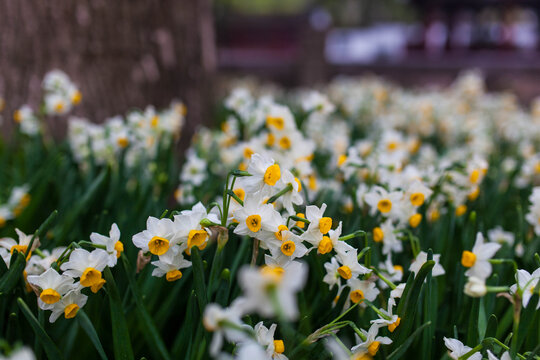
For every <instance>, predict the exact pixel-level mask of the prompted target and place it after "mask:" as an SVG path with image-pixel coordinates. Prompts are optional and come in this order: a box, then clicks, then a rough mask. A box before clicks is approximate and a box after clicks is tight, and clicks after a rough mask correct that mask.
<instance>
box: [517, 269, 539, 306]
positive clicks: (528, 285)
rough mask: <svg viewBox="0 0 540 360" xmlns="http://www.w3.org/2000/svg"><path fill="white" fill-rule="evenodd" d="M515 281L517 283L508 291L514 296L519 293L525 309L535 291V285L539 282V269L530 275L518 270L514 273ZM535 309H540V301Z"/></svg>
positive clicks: (525, 271)
mask: <svg viewBox="0 0 540 360" xmlns="http://www.w3.org/2000/svg"><path fill="white" fill-rule="evenodd" d="M516 281H517V283H516V284H514V285H512V286H511V287H510V291H511V292H512V293H514V294H516V293H520V294H521V300H522V302H523V307H527V305H528V304H529V301H530V300H531V297H532V296H533V293H534V290H535V289H536V285H538V282H539V281H540V268H538V269H536V270H535V271H534V272H533V273H532V274H530V273H529V272H528V271H527V270H522V269H519V270H518V271H517V272H516ZM536 309H537V310H538V309H540V301H539V302H538V304H537V305H536Z"/></svg>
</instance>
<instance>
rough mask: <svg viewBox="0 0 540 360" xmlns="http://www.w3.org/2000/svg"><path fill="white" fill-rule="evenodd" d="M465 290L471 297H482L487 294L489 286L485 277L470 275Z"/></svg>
mask: <svg viewBox="0 0 540 360" xmlns="http://www.w3.org/2000/svg"><path fill="white" fill-rule="evenodd" d="M464 292H465V294H467V295H469V296H471V297H482V296H484V295H486V293H487V288H486V281H485V279H479V278H477V277H475V276H471V277H469V278H468V279H467V283H466V284H465V289H464Z"/></svg>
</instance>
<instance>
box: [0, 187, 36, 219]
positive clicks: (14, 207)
mask: <svg viewBox="0 0 540 360" xmlns="http://www.w3.org/2000/svg"><path fill="white" fill-rule="evenodd" d="M30 200H31V196H30V193H29V188H28V186H27V185H22V186H15V187H14V188H13V189H11V194H10V195H9V197H8V200H7V202H6V203H5V204H0V228H3V227H4V226H5V225H6V223H7V222H8V221H9V220H13V219H15V218H16V217H18V216H19V215H20V214H21V213H22V211H23V210H24V209H25V208H26V207H27V206H28V204H29V203H30Z"/></svg>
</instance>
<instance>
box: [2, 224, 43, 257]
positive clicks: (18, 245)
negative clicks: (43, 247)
mask: <svg viewBox="0 0 540 360" xmlns="http://www.w3.org/2000/svg"><path fill="white" fill-rule="evenodd" d="M15 232H16V233H17V235H18V240H15V239H12V238H1V239H0V246H1V247H4V248H6V249H8V250H9V252H10V253H11V254H13V252H14V251H15V250H17V251H18V252H21V253H23V254H24V253H25V252H26V250H27V249H28V246H30V242H31V241H32V236H33V235H32V234H28V235H26V234H25V233H23V232H22V231H21V230H19V229H15ZM38 246H39V238H38V237H36V238H35V239H34V243H33V244H32V248H31V249H30V252H29V253H28V258H30V254H31V253H32V251H34V250H35V249H36V248H37V247H38Z"/></svg>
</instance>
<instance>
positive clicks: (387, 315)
mask: <svg viewBox="0 0 540 360" xmlns="http://www.w3.org/2000/svg"><path fill="white" fill-rule="evenodd" d="M395 305H396V301H395V300H394V298H390V299H388V310H384V309H379V311H380V312H381V314H383V315H384V317H383V316H382V315H381V314H377V316H379V318H378V319H375V320H371V323H372V324H378V325H379V326H387V327H388V330H389V331H390V332H394V330H396V328H397V327H398V326H399V324H400V323H401V318H400V317H399V316H398V315H397V314H394V313H393V310H392V309H393V307H394V306H395Z"/></svg>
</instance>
